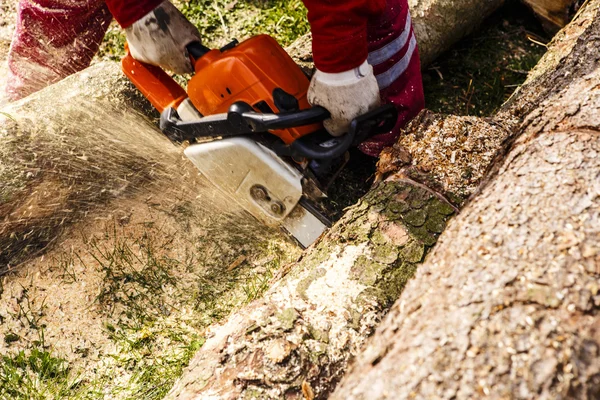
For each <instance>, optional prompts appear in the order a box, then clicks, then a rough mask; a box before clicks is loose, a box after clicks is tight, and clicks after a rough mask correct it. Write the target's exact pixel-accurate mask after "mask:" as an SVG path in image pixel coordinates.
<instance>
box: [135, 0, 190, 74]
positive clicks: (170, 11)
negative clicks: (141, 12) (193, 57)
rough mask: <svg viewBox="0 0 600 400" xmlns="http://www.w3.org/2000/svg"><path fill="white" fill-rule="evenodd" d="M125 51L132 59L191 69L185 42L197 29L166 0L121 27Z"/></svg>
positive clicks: (172, 67)
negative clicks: (123, 33)
mask: <svg viewBox="0 0 600 400" xmlns="http://www.w3.org/2000/svg"><path fill="white" fill-rule="evenodd" d="M125 36H126V37H127V43H128V45H129V52H130V53H131V55H132V56H133V58H135V59H136V60H140V61H143V62H145V63H148V64H152V65H158V66H160V67H163V68H165V69H168V70H170V71H173V72H176V73H180V74H181V73H186V72H192V71H193V66H192V63H191V61H190V58H189V54H188V51H187V50H186V46H187V45H188V44H190V43H192V42H200V33H199V32H198V29H196V27H195V26H194V25H192V24H191V23H190V22H189V21H188V20H187V19H186V18H185V17H184V16H183V14H181V12H180V11H179V10H178V9H177V8H176V7H175V6H174V5H173V4H171V3H170V2H169V1H168V0H167V1H163V2H162V3H161V4H160V5H159V6H158V7H156V8H155V9H154V10H152V11H151V12H149V13H148V14H146V15H145V16H144V17H142V18H141V19H139V20H138V21H136V22H134V23H133V25H131V26H130V27H128V28H127V29H125Z"/></svg>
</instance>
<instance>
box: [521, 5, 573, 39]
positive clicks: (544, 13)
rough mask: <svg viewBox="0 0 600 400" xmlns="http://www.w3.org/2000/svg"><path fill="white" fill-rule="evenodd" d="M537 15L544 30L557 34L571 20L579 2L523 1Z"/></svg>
mask: <svg viewBox="0 0 600 400" xmlns="http://www.w3.org/2000/svg"><path fill="white" fill-rule="evenodd" d="M523 3H525V4H526V5H527V6H529V7H530V8H531V10H532V11H533V12H534V13H535V14H536V15H537V17H538V18H539V19H540V21H541V22H542V24H543V25H544V28H545V29H546V30H547V31H548V32H550V33H556V32H557V31H558V30H559V29H560V28H562V27H563V26H565V25H566V24H567V22H569V19H570V12H571V11H573V9H574V7H575V5H576V3H578V1H577V0H523Z"/></svg>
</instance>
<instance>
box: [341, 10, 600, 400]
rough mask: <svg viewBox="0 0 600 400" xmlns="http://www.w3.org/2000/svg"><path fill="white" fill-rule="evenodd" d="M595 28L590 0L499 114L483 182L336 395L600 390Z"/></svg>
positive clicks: (599, 106)
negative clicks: (503, 132) (496, 143)
mask: <svg viewBox="0 0 600 400" xmlns="http://www.w3.org/2000/svg"><path fill="white" fill-rule="evenodd" d="M599 33H600V1H590V2H589V3H588V4H587V6H586V7H585V9H584V10H583V12H582V13H581V14H580V15H579V16H578V17H577V18H576V20H575V21H573V22H572V23H571V24H570V25H569V26H568V27H567V28H566V29H565V30H563V31H562V32H561V33H560V34H559V35H558V37H557V38H556V39H555V40H554V41H553V43H552V45H551V47H550V50H549V53H548V54H547V56H546V57H544V58H543V59H542V61H541V62H540V64H539V66H538V67H537V68H536V70H535V71H534V72H533V73H532V74H531V76H530V77H529V79H528V82H527V83H526V84H525V85H524V87H523V88H522V89H521V90H520V91H519V92H518V93H517V94H516V95H515V98H513V99H512V100H511V101H510V102H509V103H508V104H507V105H506V106H505V108H504V109H503V110H502V112H501V113H500V114H499V115H498V116H497V117H496V119H497V120H501V119H503V120H504V121H505V122H506V121H509V122H508V124H507V125H508V126H510V127H511V128H510V131H511V135H510V137H509V140H508V141H507V146H506V147H505V148H504V151H503V152H501V153H500V156H499V158H498V159H497V160H496V162H495V164H494V168H493V169H492V170H491V173H490V175H489V176H488V177H487V178H486V183H485V185H483V186H482V188H481V190H480V192H479V194H478V195H477V196H476V197H475V198H474V199H473V200H472V201H471V202H470V204H469V205H468V207H466V208H465V209H464V210H463V212H462V213H461V214H460V215H459V216H458V217H457V218H456V219H454V220H453V221H452V223H451V224H450V227H449V229H448V230H447V231H446V232H444V234H443V235H442V238H441V239H440V242H439V244H438V246H437V247H436V249H435V251H434V252H433V253H432V254H431V257H430V258H429V259H428V260H427V262H426V263H425V264H424V265H423V266H421V267H420V268H419V270H418V272H417V274H416V276H415V278H414V279H413V280H411V281H410V282H409V283H408V284H407V286H406V289H405V290H404V292H403V293H402V296H401V297H400V299H399V301H398V302H397V303H396V304H395V305H394V307H393V308H392V310H391V311H390V313H389V314H388V316H387V317H386V319H385V320H384V321H383V323H382V324H381V326H380V327H379V328H378V330H377V332H376V334H375V335H374V336H373V337H372V338H371V339H370V341H369V345H368V346H367V347H366V349H365V351H364V352H363V353H362V355H361V356H360V357H359V358H358V359H357V361H356V364H355V365H354V367H353V369H352V371H351V373H349V374H348V375H347V376H346V377H345V378H344V380H343V382H342V383H341V385H340V387H339V388H338V390H337V391H336V392H335V394H334V396H333V398H335V399H383V398H397V399H401V398H458V399H462V398H477V397H483V396H486V397H488V398H553V399H554V398H581V399H592V398H598V393H600V357H599V352H600V350H599V349H600V318H599V317H598V310H599V309H600V296H599V295H598V294H599V286H598V277H599V274H600V269H599V267H600V157H598V154H599V152H600V134H599V132H600V117H599V116H600V113H599V111H600V90H599V89H598V88H599V87H600V85H599V84H600V71H599V70H598V63H597V59H598V52H597V48H598V41H599V39H598V38H599V37H600V36H599ZM510 120H512V122H510ZM507 125H505V126H507Z"/></svg>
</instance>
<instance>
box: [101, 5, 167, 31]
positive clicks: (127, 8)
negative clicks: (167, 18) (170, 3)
mask: <svg viewBox="0 0 600 400" xmlns="http://www.w3.org/2000/svg"><path fill="white" fill-rule="evenodd" d="M162 2H163V0H106V5H107V6H108V9H109V10H110V13H111V14H112V15H113V17H114V18H115V19H116V20H117V22H118V23H119V25H121V27H122V28H123V29H125V28H129V27H130V26H131V25H132V24H133V23H134V22H136V21H138V20H139V19H140V18H142V17H143V16H144V15H146V14H148V13H149V12H150V11H152V10H154V9H155V8H156V7H158V5H159V4H160V3H162Z"/></svg>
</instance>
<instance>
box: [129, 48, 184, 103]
mask: <svg viewBox="0 0 600 400" xmlns="http://www.w3.org/2000/svg"><path fill="white" fill-rule="evenodd" d="M121 68H122V69H123V72H124V73H125V75H127V77H128V78H129V80H130V81H131V82H132V83H133V84H134V85H135V86H136V87H137V88H138V89H139V90H140V92H142V94H143V95H144V97H146V98H147V99H148V100H149V101H150V103H152V105H153V106H154V108H156V109H157V110H158V112H163V110H164V109H165V108H169V107H173V108H175V109H177V107H178V106H179V104H181V102H182V101H183V100H185V99H187V97H188V96H187V93H185V90H183V88H182V87H181V86H179V84H178V83H177V82H175V81H174V80H173V78H171V77H170V76H169V75H168V74H167V73H166V72H165V71H163V70H162V69H160V68H159V67H155V66H154V65H149V64H146V63H143V62H140V61H137V60H136V59H134V58H133V57H131V55H130V54H129V53H127V55H126V56H125V57H123V59H122V60H121Z"/></svg>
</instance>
